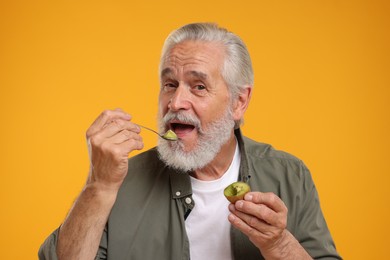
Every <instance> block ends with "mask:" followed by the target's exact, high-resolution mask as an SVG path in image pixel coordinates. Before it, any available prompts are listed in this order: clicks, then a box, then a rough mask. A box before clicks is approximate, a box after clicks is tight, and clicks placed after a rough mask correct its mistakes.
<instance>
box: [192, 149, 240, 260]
mask: <svg viewBox="0 0 390 260" xmlns="http://www.w3.org/2000/svg"><path fill="white" fill-rule="evenodd" d="M239 168H240V152H239V149H238V145H237V146H236V151H235V153H234V157H233V160H232V163H231V164H230V166H229V169H228V170H227V171H226V172H225V174H224V175H223V176H222V177H221V178H219V179H217V180H213V181H201V180H198V179H195V178H193V177H191V183H192V191H193V199H194V201H195V207H194V208H193V209H192V211H191V214H190V215H189V216H188V218H187V219H186V221H185V224H186V230H187V235H188V239H189V242H190V256H191V260H208V259H211V260H230V259H233V257H232V250H231V245H230V226H231V225H230V222H229V221H228V215H229V213H230V212H229V209H228V206H229V201H228V200H227V199H226V198H225V196H224V195H223V190H224V189H225V188H226V186H228V185H230V184H231V183H233V182H236V181H237V179H238V174H239Z"/></svg>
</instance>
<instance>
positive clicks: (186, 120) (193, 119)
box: [162, 111, 203, 133]
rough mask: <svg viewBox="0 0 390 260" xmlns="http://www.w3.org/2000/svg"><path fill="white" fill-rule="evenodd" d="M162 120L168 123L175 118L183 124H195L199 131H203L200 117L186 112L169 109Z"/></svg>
mask: <svg viewBox="0 0 390 260" xmlns="http://www.w3.org/2000/svg"><path fill="white" fill-rule="evenodd" d="M162 120H163V123H164V124H168V123H169V122H170V121H172V120H175V121H179V122H181V123H183V124H189V125H193V126H194V127H195V128H196V129H197V130H198V131H199V133H203V130H202V126H201V123H200V120H199V118H198V117H197V116H195V115H192V114H187V113H185V112H172V111H169V112H168V113H166V114H165V116H164V117H163V119H162Z"/></svg>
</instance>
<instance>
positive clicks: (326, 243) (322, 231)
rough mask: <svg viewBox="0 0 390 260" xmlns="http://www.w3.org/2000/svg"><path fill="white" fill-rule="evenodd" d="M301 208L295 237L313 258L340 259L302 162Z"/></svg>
mask: <svg viewBox="0 0 390 260" xmlns="http://www.w3.org/2000/svg"><path fill="white" fill-rule="evenodd" d="M301 167H302V168H301V170H302V171H303V176H304V177H303V180H304V182H303V185H302V190H301V198H302V204H301V207H302V208H301V210H300V213H299V216H298V220H297V221H298V222H297V225H298V231H297V235H296V238H297V239H298V241H299V242H300V243H301V245H302V246H303V247H304V248H305V249H306V250H307V252H308V253H309V254H310V255H311V256H312V257H313V258H314V259H342V258H341V257H340V256H339V254H338V253H337V251H336V246H335V244H334V242H333V239H332V237H331V234H330V232H329V229H328V226H327V224H326V221H325V218H324V215H323V213H322V210H321V207H320V202H319V197H318V193H317V189H316V187H315V185H314V182H313V180H312V177H311V174H310V172H309V170H308V169H307V168H306V166H305V165H304V164H303V163H302V165H301Z"/></svg>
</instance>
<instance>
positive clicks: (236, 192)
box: [223, 181, 251, 204]
mask: <svg viewBox="0 0 390 260" xmlns="http://www.w3.org/2000/svg"><path fill="white" fill-rule="evenodd" d="M250 191H251V188H250V187H249V185H248V184H247V183H246V182H242V181H238V182H234V183H232V184H230V185H229V186H227V187H226V188H225V189H224V191H223V194H224V195H225V197H226V198H227V199H228V201H230V203H233V204H234V203H236V201H238V200H242V199H244V196H245V194H247V193H248V192H250Z"/></svg>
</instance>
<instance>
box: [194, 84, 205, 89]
mask: <svg viewBox="0 0 390 260" xmlns="http://www.w3.org/2000/svg"><path fill="white" fill-rule="evenodd" d="M195 89H196V90H204V89H206V87H205V86H203V85H196V86H195Z"/></svg>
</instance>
